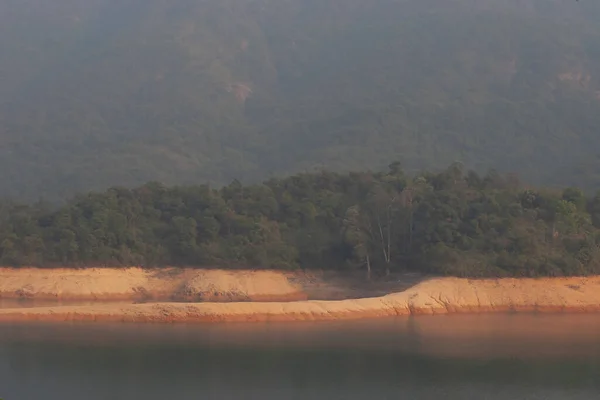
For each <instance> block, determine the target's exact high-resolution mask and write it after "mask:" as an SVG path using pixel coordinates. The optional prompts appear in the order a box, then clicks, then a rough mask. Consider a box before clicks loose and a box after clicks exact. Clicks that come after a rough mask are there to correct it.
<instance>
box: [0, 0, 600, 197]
mask: <svg viewBox="0 0 600 400" xmlns="http://www.w3.org/2000/svg"><path fill="white" fill-rule="evenodd" d="M598 21H600V2H598V1H592V0H581V1H579V2H576V1H574V0H573V1H570V0H502V1H498V0H427V1H413V0H410V1H409V0H406V1H405V0H373V1H362V0H361V1H358V0H219V1H216V0H168V1H167V0H54V1H51V2H50V1H47V0H4V1H2V2H0V168H1V169H2V171H3V173H2V175H1V176H0V196H10V197H13V198H18V199H35V198H38V197H40V196H41V197H44V198H49V199H62V198H65V197H66V196H68V195H71V194H73V193H75V192H80V191H86V190H90V189H102V188H106V187H109V186H113V185H126V186H132V185H138V184H141V183H143V182H146V181H149V180H159V181H162V182H165V183H168V184H174V183H205V182H207V181H210V182H213V183H215V184H222V183H227V182H229V181H231V180H232V179H234V178H238V179H240V180H242V181H256V180H260V179H265V178H268V177H270V176H273V175H284V174H288V173H292V172H297V171H303V170H312V169H314V168H321V167H326V168H330V169H334V170H348V169H363V168H380V167H382V166H385V165H387V164H388V163H389V162H390V161H392V160H396V159H401V160H402V161H403V164H404V165H405V166H406V167H407V169H408V170H415V169H420V168H429V169H432V168H438V167H445V166H447V165H448V164H450V163H451V162H453V161H461V162H463V163H465V164H466V165H467V166H468V167H472V168H475V169H480V170H485V169H487V168H490V167H493V168H497V169H499V170H501V171H515V172H518V173H519V174H520V175H521V176H522V177H523V178H524V179H525V180H527V181H530V182H534V183H543V184H556V185H567V184H571V183H574V184H580V185H583V186H585V187H587V188H597V187H598V186H600V185H599V184H600V174H598V173H597V172H596V171H598V170H599V168H596V166H600V162H599V161H598V159H597V156H598V155H599V153H600V135H599V133H600V132H599V127H600V76H599V75H598V71H600V24H599V23H598Z"/></svg>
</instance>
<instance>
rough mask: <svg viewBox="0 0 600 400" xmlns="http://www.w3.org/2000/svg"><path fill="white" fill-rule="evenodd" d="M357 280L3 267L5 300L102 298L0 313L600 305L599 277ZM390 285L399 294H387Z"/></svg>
mask: <svg viewBox="0 0 600 400" xmlns="http://www.w3.org/2000/svg"><path fill="white" fill-rule="evenodd" d="M357 282H358V281H357V280H352V279H342V278H340V277H339V276H335V275H331V274H330V275H328V274H323V273H305V272H281V271H248V270H240V271H223V270H194V269H180V268H169V269H162V270H143V269H140V268H127V269H81V270H69V269H52V270H47V269H33V268H26V269H9V268H3V269H0V296H1V297H2V298H4V299H6V298H20V299H24V300H23V301H28V299H29V300H31V299H33V300H35V299H51V298H52V299H61V300H83V299H86V300H98V303H95V304H87V305H61V306H47V307H19V308H3V309H0V321H123V322H213V321H215V322H216V321H306V320H335V319H358V318H373V317H385V316H396V315H418V314H446V313H472V312H506V311H538V312H561V311H569V312H587V311H600V277H586V278H543V279H487V280H468V279H458V278H423V277H418V276H412V275H402V276H397V277H394V279H388V280H386V281H385V282H375V283H369V284H366V283H365V284H364V285H361V284H359V283H357ZM384 291H385V292H387V293H391V294H386V295H382V292H384ZM365 296H368V297H365ZM353 297H356V298H353ZM358 297H361V298H358ZM327 299H328V300H327ZM109 300H126V301H129V303H128V304H123V303H112V304H111V303H110V302H107V301H109Z"/></svg>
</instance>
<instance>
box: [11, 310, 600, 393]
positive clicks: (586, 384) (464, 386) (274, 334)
mask: <svg viewBox="0 0 600 400" xmlns="http://www.w3.org/2000/svg"><path fill="white" fill-rule="evenodd" d="M0 398H4V400H119V399H127V400H138V399H139V400H159V399H160V400H179V399H182V400H183V399H185V400H187V399H257V400H285V399H302V400H304V399H324V400H325V399H326V400H335V399H340V400H354V399H369V400H375V399H411V400H412V399H417V400H418V399H436V400H438V399H450V400H459V399H460V400H463V399H477V400H520V399H528V400H542V399H544V400H559V399H560V400H563V399H573V400H578V399H582V400H583V399H585V400H592V399H594V400H597V399H600V315H482V316H451V317H420V318H398V319H389V320H374V321H360V322H344V323H291V324H223V325H127V324H119V325H106V324H72V325H71V324H68V325H65V324H61V325H47V324H46V325H38V324H19V325H0Z"/></svg>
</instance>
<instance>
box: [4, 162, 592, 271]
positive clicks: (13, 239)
mask: <svg viewBox="0 0 600 400" xmlns="http://www.w3.org/2000/svg"><path fill="white" fill-rule="evenodd" d="M0 261H1V262H2V264H4V265H15V266H21V265H28V266H29V265H37V266H55V265H69V266H103V265H109V266H121V265H142V266H165V265H182V266H221V267H226V268H238V267H252V268H284V269H289V268H300V267H301V268H325V269H341V270H344V269H346V270H355V269H363V270H365V272H367V273H369V274H370V273H371V271H373V273H378V274H385V273H388V272H390V271H397V270H403V271H405V270H411V271H419V272H425V273H436V274H450V275H460V276H538V275H551V276H556V275H583V274H591V273H600V194H598V195H596V196H594V197H591V198H588V197H586V195H585V194H584V193H583V192H582V191H581V190H579V189H577V188H568V189H565V190H562V191H552V190H543V189H533V188H522V187H521V186H520V185H519V182H518V179H517V178H516V177H515V176H513V175H500V174H498V173H496V172H494V171H491V172H489V173H487V174H486V175H484V176H480V175H478V174H477V173H475V172H473V171H469V172H465V171H464V170H463V167H462V165H460V164H453V165H451V166H450V167H449V168H447V169H445V170H444V171H442V172H439V173H429V172H423V173H421V174H418V175H415V176H409V175H407V174H405V173H404V171H403V170H402V168H401V166H400V164H399V163H393V164H391V165H390V167H389V169H388V170H387V172H352V173H334V172H328V171H322V172H318V173H303V174H299V175H294V176H291V177H288V178H284V179H280V178H277V179H275V178H274V179H270V180H268V181H266V182H264V183H262V184H256V185H249V186H248V185H242V184H240V183H239V182H238V181H234V182H232V183H231V184H229V185H227V186H224V187H222V188H220V189H215V188H211V187H210V186H208V185H200V186H176V187H166V186H164V185H162V184H159V183H147V184H145V185H143V186H141V187H138V188H135V189H132V190H130V189H125V188H111V189H108V190H107V191H105V192H102V193H97V192H92V193H88V194H85V195H80V196H77V197H75V198H73V199H72V200H70V201H69V202H68V203H67V204H65V205H64V206H62V207H60V208H48V207H47V206H45V205H44V204H42V203H37V204H34V205H29V206H26V205H19V204H9V203H5V204H3V205H2V207H1V209H0Z"/></svg>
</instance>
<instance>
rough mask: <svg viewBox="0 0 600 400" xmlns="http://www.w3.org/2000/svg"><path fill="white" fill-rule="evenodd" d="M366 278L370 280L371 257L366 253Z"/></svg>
mask: <svg viewBox="0 0 600 400" xmlns="http://www.w3.org/2000/svg"><path fill="white" fill-rule="evenodd" d="M367 280H368V281H371V259H370V258H369V255H368V254H367Z"/></svg>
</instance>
